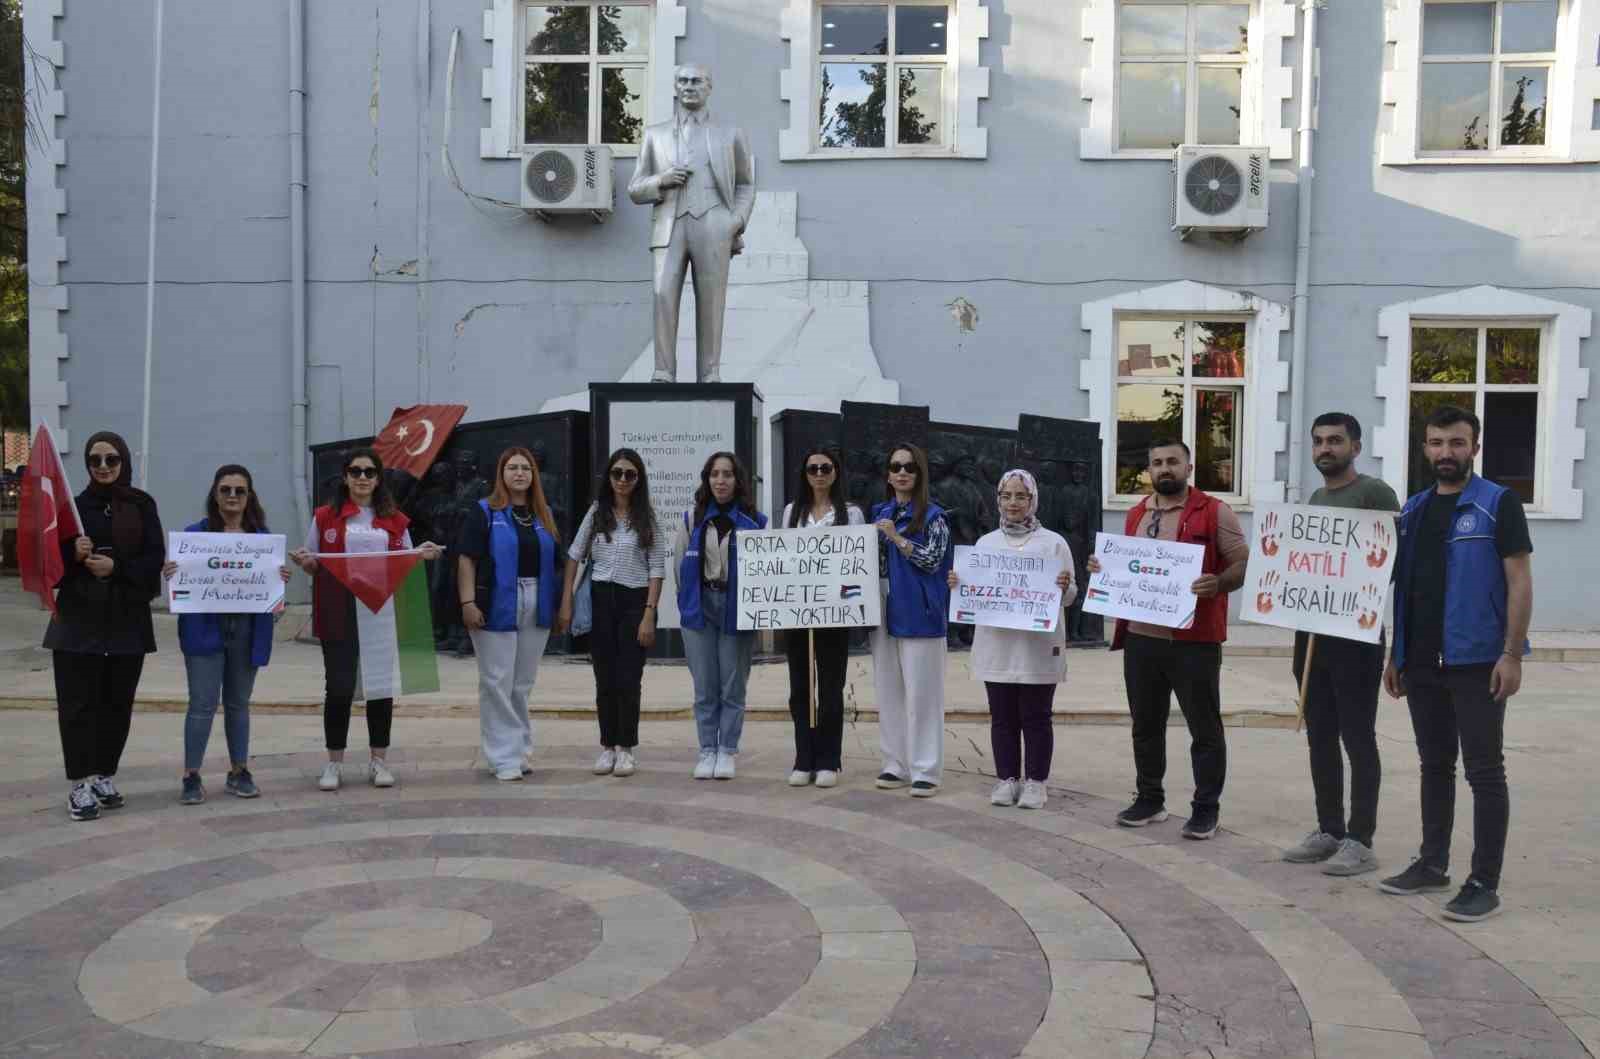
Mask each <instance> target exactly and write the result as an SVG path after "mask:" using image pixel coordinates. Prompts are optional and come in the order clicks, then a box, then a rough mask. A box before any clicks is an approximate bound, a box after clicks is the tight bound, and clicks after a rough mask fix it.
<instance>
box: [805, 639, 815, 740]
mask: <svg viewBox="0 0 1600 1059" xmlns="http://www.w3.org/2000/svg"><path fill="white" fill-rule="evenodd" d="M806 645H807V650H808V652H809V654H810V655H811V664H810V668H809V669H808V670H807V673H808V674H809V676H808V679H807V681H806V683H808V684H809V685H811V727H812V728H815V727H816V726H817V630H815V629H807V630H806Z"/></svg>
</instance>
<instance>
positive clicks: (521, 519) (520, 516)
mask: <svg viewBox="0 0 1600 1059" xmlns="http://www.w3.org/2000/svg"><path fill="white" fill-rule="evenodd" d="M511 521H512V522H515V523H516V524H517V525H519V526H531V525H533V512H531V511H529V512H526V513H524V512H523V511H522V509H521V508H515V507H514V508H512V509H511Z"/></svg>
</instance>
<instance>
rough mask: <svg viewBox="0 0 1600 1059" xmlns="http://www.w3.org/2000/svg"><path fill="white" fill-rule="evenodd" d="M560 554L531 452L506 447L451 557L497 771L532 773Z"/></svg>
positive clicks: (482, 726)
mask: <svg viewBox="0 0 1600 1059" xmlns="http://www.w3.org/2000/svg"><path fill="white" fill-rule="evenodd" d="M565 573H566V557H565V556H564V555H563V554H562V552H561V535H560V531H558V530H557V529H556V521H555V518H554V517H553V516H552V515H551V514H550V505H549V504H548V503H546V502H545V498H544V487H543V485H542V484H541V483H540V481H539V468H538V465H537V464H536V463H535V462H534V459H533V453H531V452H529V451H528V450H527V449H525V448H522V447H521V446H514V447H512V448H509V449H506V450H505V451H504V452H502V453H501V454H500V458H499V459H498V460H497V461H495V472H494V491H493V492H492V493H490V494H489V496H488V497H487V498H486V499H483V500H479V501H478V502H477V504H476V505H474V506H473V507H472V508H471V510H470V511H469V512H468V513H467V517H466V520H465V522H464V524H463V525H462V527H461V539H460V541H459V542H458V554H457V557H456V589H457V591H458V592H460V593H461V597H460V598H461V619H462V623H463V624H464V625H466V627H467V631H468V632H469V633H470V634H471V636H472V647H473V651H474V652H475V653H476V655H477V658H478V729H479V734H480V735H481V737H482V745H483V759H484V760H485V761H486V762H488V764H489V768H490V770H492V771H493V772H494V775H495V778H496V779H499V780H506V781H511V780H520V779H522V776H523V773H525V772H531V771H532V766H531V765H530V764H529V759H530V757H531V755H532V754H533V723H532V721H531V720H530V719H529V717H528V693H529V692H531V691H532V690H533V683H534V680H535V679H536V678H537V677H538V675H539V659H540V658H541V657H542V656H543V655H544V649H545V645H546V644H547V643H549V642H550V633H551V630H553V629H554V630H556V631H558V632H559V629H560V620H561V619H560V614H559V609H560V604H561V587H562V582H563V579H564V577H565Z"/></svg>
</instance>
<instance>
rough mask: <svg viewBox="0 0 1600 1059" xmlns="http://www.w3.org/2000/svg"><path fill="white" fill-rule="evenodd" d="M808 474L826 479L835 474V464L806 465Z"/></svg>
mask: <svg viewBox="0 0 1600 1059" xmlns="http://www.w3.org/2000/svg"><path fill="white" fill-rule="evenodd" d="M806 473H807V474H809V475H810V476H811V477H813V478H824V477H826V476H828V475H830V474H832V473H833V464H831V463H808V464H806Z"/></svg>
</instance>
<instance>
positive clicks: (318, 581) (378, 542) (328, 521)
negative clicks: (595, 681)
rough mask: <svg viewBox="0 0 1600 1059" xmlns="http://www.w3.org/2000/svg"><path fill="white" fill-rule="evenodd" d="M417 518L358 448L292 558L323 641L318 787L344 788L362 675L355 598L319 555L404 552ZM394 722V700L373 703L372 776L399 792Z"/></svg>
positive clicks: (428, 551)
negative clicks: (392, 765) (307, 585)
mask: <svg viewBox="0 0 1600 1059" xmlns="http://www.w3.org/2000/svg"><path fill="white" fill-rule="evenodd" d="M410 522H411V520H410V519H408V518H406V516H405V515H404V514H403V513H402V512H401V511H400V509H399V508H398V507H396V506H395V502H394V497H393V496H392V495H391V494H390V492H389V486H388V484H387V483H385V482H384V480H383V460H382V459H380V458H379V457H378V454H377V453H376V452H374V451H373V450H372V449H370V448H361V449H356V450H355V451H354V452H352V453H351V454H350V455H349V456H347V457H346V458H345V461H344V473H343V474H342V475H341V476H340V478H339V484H338V486H337V487H336V488H335V489H334V495H333V502H332V503H330V504H327V505H325V506H323V507H319V508H317V510H316V513H315V515H314V516H313V517H312V520H311V527H310V529H309V530H307V532H306V544H305V547H304V548H297V549H295V550H294V552H292V553H291V554H290V556H289V557H290V559H292V560H293V561H294V562H295V563H297V564H298V565H299V567H300V569H302V570H304V571H305V572H306V573H308V574H310V575H311V576H312V586H311V628H312V631H313V633H315V635H316V637H317V640H318V641H319V642H320V643H321V644H322V666H323V687H324V696H323V705H322V731H323V736H324V738H325V740H326V742H327V747H328V763H327V765H325V766H324V767H323V769H322V776H321V777H320V778H319V779H318V780H317V786H318V787H320V788H321V789H322V790H325V791H336V790H338V789H339V780H340V776H339V765H340V764H341V763H342V762H343V761H344V751H345V744H346V742H347V741H348V739H349V736H350V708H351V706H352V704H353V703H354V702H355V695H356V681H357V678H358V677H359V675H360V672H361V668H360V667H361V640H360V634H359V632H358V630H357V626H356V598H355V596H354V595H353V594H351V592H350V590H349V589H348V588H345V587H344V585H342V584H340V582H339V580H338V579H337V578H336V577H334V576H333V575H332V574H330V573H329V572H328V571H326V570H324V569H322V568H321V567H320V565H319V564H318V563H317V560H316V554H315V553H317V552H323V553H332V552H383V551H403V550H405V549H408V548H410V547H411V532H410V530H408V529H407V528H406V527H407V526H408V525H410ZM421 548H422V552H423V556H424V558H427V559H436V558H438V557H439V555H440V554H441V553H442V551H443V549H441V548H440V547H439V546H438V545H437V544H434V543H433V542H432V541H429V542H427V543H424V544H423V545H422V546H421ZM393 720H394V699H392V698H381V699H368V700H367V746H368V748H369V749H370V750H371V753H372V756H371V759H370V760H369V761H368V762H367V779H368V780H370V781H371V783H372V785H373V786H374V787H393V786H394V773H392V772H390V771H389V764H388V760H387V759H388V756H389V733H390V727H391V725H392V722H393Z"/></svg>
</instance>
